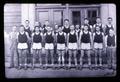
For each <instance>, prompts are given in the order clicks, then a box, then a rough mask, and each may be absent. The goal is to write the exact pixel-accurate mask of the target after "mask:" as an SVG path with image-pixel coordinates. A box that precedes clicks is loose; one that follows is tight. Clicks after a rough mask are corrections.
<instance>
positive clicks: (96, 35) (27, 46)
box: [10, 17, 116, 69]
mask: <svg viewBox="0 0 120 82" xmlns="http://www.w3.org/2000/svg"><path fill="white" fill-rule="evenodd" d="M85 21H86V23H87V22H88V19H87V18H85ZM26 22H27V23H29V21H28V20H27V21H26ZM64 22H65V25H64V26H58V25H55V28H58V29H55V31H54V30H53V28H52V27H51V26H49V25H46V26H45V29H44V33H43V32H41V27H39V26H35V27H34V30H33V33H32V34H31V31H30V28H29V25H27V27H28V29H25V27H24V26H23V25H21V26H20V29H19V32H16V31H15V29H16V27H13V32H11V34H10V38H11V47H10V49H11V52H12V55H13V54H18V56H17V63H16V64H17V66H18V69H21V68H22V67H24V68H25V69H27V61H28V56H29V55H30V54H32V59H31V61H32V62H31V68H32V69H34V67H35V61H36V57H39V65H40V66H42V65H43V63H42V54H45V55H46V57H45V64H44V65H45V67H47V66H48V64H49V62H48V55H49V54H50V56H51V58H50V59H51V66H54V55H55V54H58V58H57V61H58V67H60V66H63V67H67V68H68V67H71V66H72V63H71V62H72V56H73V59H74V66H76V67H77V68H78V67H79V68H80V69H81V68H82V67H83V57H84V54H87V56H88V58H87V61H88V67H89V68H90V69H91V68H92V65H91V50H93V51H94V55H95V66H94V67H95V68H98V67H100V68H103V65H102V55H103V54H102V51H106V50H107V54H108V67H109V68H110V69H111V68H113V69H115V68H114V65H115V63H116V62H115V61H116V59H115V58H116V56H115V47H116V36H115V33H114V27H113V25H112V23H111V22H112V18H110V17H109V18H108V25H106V28H105V29H104V28H103V26H102V24H101V23H100V18H97V19H96V22H97V23H96V24H95V25H94V26H93V27H92V26H91V25H89V24H84V25H82V26H81V28H80V26H79V25H76V26H74V25H69V20H68V19H66V20H65V21H64ZM78 50H80V54H79V55H80V58H79V59H78V58H77V54H78ZM55 52H56V53H55ZM65 54H66V55H69V57H68V63H67V64H65ZM97 56H99V57H97ZM78 61H79V62H80V63H79V65H78ZM98 61H99V64H98ZM13 66H14V57H13V56H11V64H10V67H13Z"/></svg>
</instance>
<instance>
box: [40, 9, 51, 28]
mask: <svg viewBox="0 0 120 82" xmlns="http://www.w3.org/2000/svg"><path fill="white" fill-rule="evenodd" d="M38 20H39V22H40V23H41V25H42V26H43V25H44V23H45V20H49V16H48V11H40V12H39V19H38Z"/></svg>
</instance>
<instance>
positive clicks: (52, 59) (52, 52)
mask: <svg viewBox="0 0 120 82" xmlns="http://www.w3.org/2000/svg"><path fill="white" fill-rule="evenodd" d="M50 55H51V65H52V66H53V65H54V49H51V50H50Z"/></svg>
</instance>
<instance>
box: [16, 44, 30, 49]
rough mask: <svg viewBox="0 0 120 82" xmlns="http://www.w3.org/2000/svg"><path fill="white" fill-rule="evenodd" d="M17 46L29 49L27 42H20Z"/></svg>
mask: <svg viewBox="0 0 120 82" xmlns="http://www.w3.org/2000/svg"><path fill="white" fill-rule="evenodd" d="M17 48H18V49H27V48H28V45H27V43H18V46H17Z"/></svg>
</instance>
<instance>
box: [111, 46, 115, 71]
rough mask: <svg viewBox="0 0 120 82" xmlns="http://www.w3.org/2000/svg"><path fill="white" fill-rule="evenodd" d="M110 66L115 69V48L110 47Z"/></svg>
mask: <svg viewBox="0 0 120 82" xmlns="http://www.w3.org/2000/svg"><path fill="white" fill-rule="evenodd" d="M111 51H112V53H111V55H112V68H113V69H114V70H115V69H116V49H115V48H112V50H111Z"/></svg>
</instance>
